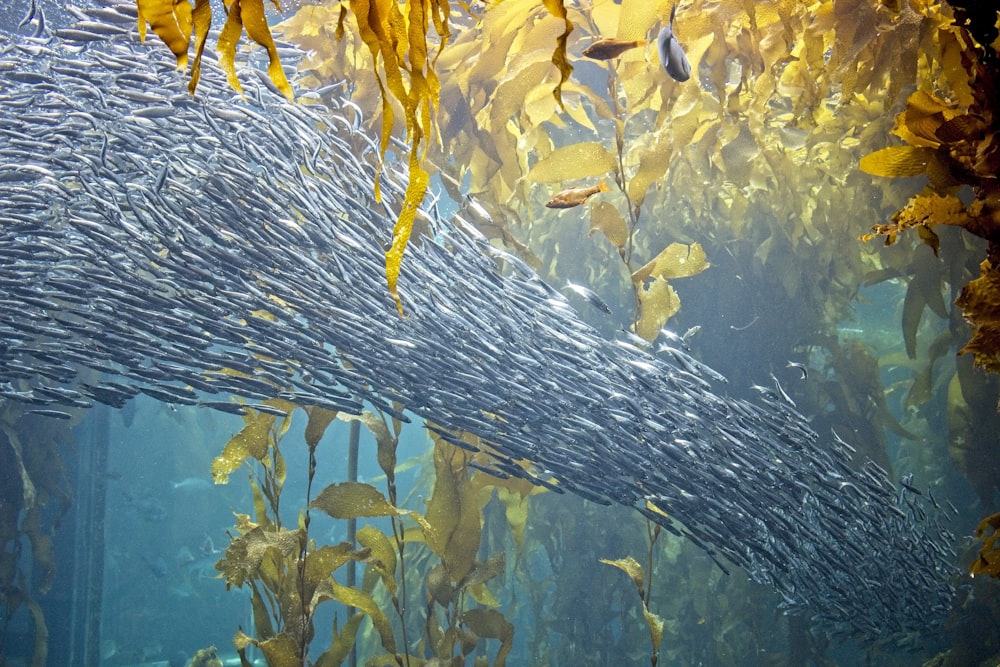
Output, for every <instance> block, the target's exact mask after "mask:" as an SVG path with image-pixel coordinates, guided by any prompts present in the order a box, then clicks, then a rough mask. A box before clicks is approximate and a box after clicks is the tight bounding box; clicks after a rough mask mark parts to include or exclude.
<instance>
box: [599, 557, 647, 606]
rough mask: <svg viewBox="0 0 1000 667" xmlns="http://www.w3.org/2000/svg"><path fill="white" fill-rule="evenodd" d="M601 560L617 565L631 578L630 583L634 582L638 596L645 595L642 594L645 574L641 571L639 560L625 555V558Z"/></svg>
mask: <svg viewBox="0 0 1000 667" xmlns="http://www.w3.org/2000/svg"><path fill="white" fill-rule="evenodd" d="M601 562H602V563H604V564H605V565H611V566H612V567H617V568H618V569H619V570H621V571H622V572H624V573H625V574H627V575H628V577H629V579H631V580H632V583H633V584H635V588H636V590H637V591H638V592H639V597H640V598H644V597H645V595H644V594H643V588H644V587H645V585H646V575H645V573H644V572H643V570H642V565H640V564H639V561H637V560H636V559H634V558H632V557H631V556H626V557H625V558H619V559H618V560H608V559H607V558H602V559H601Z"/></svg>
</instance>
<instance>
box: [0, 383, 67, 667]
mask: <svg viewBox="0 0 1000 667" xmlns="http://www.w3.org/2000/svg"><path fill="white" fill-rule="evenodd" d="M75 421H76V419H73V420H71V421H70V422H69V423H67V422H64V421H62V420H58V421H57V420H52V419H47V418H44V417H41V416H36V415H31V414H30V413H29V411H28V407H27V406H22V405H20V404H16V403H13V402H10V401H4V402H3V403H2V405H0V611H2V613H0V661H2V659H3V656H4V647H3V639H4V638H5V637H7V636H8V635H7V630H8V628H9V627H10V625H9V624H10V623H11V621H13V620H15V619H17V618H18V611H19V610H21V611H23V612H25V613H27V614H28V615H29V616H30V622H28V623H25V626H26V627H31V628H32V631H33V645H32V648H31V652H30V663H29V664H30V665H31V666H32V667H42V666H43V665H45V664H46V661H47V656H48V650H49V645H48V640H49V631H48V626H47V624H46V620H45V615H44V613H43V611H42V608H41V606H40V605H39V603H38V601H37V600H36V596H37V595H39V594H44V593H47V592H48V591H49V590H50V589H51V588H52V585H53V583H54V581H55V575H56V565H57V560H56V553H55V550H54V544H53V537H54V535H55V532H56V528H57V527H58V525H59V522H60V521H61V519H62V517H63V515H64V514H65V512H66V511H67V510H68V509H69V506H70V489H69V483H68V481H67V480H66V475H65V471H64V469H63V463H62V457H61V455H60V443H62V442H68V441H70V440H71V432H70V427H71V426H72V425H74V422H75Z"/></svg>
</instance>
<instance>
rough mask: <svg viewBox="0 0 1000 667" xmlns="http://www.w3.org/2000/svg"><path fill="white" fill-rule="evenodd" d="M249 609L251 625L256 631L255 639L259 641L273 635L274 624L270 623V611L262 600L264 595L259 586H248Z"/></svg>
mask: <svg viewBox="0 0 1000 667" xmlns="http://www.w3.org/2000/svg"><path fill="white" fill-rule="evenodd" d="M250 609H251V610H253V626H254V631H255V632H256V633H257V639H260V640H261V641H263V640H265V639H270V638H271V637H273V636H274V626H273V625H272V624H271V612H270V610H269V609H268V608H267V603H266V602H264V596H263V594H261V592H260V587H258V586H252V587H251V588H250Z"/></svg>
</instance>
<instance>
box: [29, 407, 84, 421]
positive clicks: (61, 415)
mask: <svg viewBox="0 0 1000 667" xmlns="http://www.w3.org/2000/svg"><path fill="white" fill-rule="evenodd" d="M25 412H26V414H29V415H39V416H41V417H51V418H52V419H72V418H73V415H71V414H70V413H68V412H63V411H62V410H41V409H36V410H26V411H25Z"/></svg>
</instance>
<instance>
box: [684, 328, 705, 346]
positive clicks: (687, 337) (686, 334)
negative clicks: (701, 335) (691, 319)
mask: <svg viewBox="0 0 1000 667" xmlns="http://www.w3.org/2000/svg"><path fill="white" fill-rule="evenodd" d="M699 331H701V325H700V324H696V325H694V326H693V327H691V328H690V329H688V330H687V331H685V332H684V335H683V336H681V338H683V339H684V342H685V343H686V342H688V341H689V340H691V339H692V338H694V337H695V336H697V335H698V332H699Z"/></svg>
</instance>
